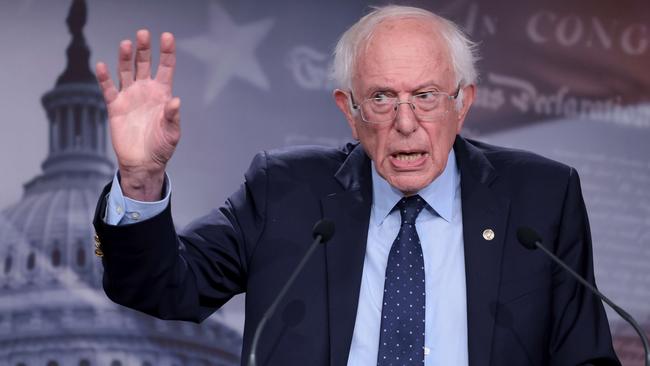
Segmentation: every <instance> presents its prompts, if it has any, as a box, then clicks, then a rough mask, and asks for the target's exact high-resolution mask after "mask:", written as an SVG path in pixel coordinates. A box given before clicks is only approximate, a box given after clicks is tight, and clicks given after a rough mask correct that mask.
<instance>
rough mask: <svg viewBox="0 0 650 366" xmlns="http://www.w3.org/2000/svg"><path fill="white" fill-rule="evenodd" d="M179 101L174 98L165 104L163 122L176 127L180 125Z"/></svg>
mask: <svg viewBox="0 0 650 366" xmlns="http://www.w3.org/2000/svg"><path fill="white" fill-rule="evenodd" d="M180 110H181V99H180V98H178V97H174V98H172V99H171V100H169V101H168V102H167V103H165V112H164V113H165V122H167V123H170V124H173V125H176V126H177V127H178V125H179V124H180V120H181V112H180Z"/></svg>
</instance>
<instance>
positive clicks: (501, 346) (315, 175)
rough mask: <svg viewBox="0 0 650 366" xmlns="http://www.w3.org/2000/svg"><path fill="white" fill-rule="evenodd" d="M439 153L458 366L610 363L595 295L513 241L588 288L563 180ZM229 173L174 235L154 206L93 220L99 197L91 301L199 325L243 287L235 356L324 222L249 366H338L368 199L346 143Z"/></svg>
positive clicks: (520, 162) (546, 165)
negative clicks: (145, 212)
mask: <svg viewBox="0 0 650 366" xmlns="http://www.w3.org/2000/svg"><path fill="white" fill-rule="evenodd" d="M454 149H455V152H456V157H457V162H458V166H459V168H460V176H461V192H462V193H461V194H462V210H463V211H462V212H463V233H464V245H465V271H466V288H467V321H468V324H467V326H468V344H469V346H468V352H469V363H470V365H471V366H487V365H493V366H504V365H516V366H526V365H578V364H598V365H606V364H607V365H609V364H611V365H617V364H618V361H617V360H616V356H615V354H614V352H613V350H612V342H611V336H610V332H609V327H608V324H607V319H606V316H605V312H604V310H603V306H602V303H601V302H600V300H598V299H597V298H596V297H595V296H593V295H592V294H590V293H589V292H588V291H586V290H585V289H584V288H583V287H581V286H579V285H578V284H577V282H576V281H574V280H573V279H571V278H570V277H569V276H568V275H567V274H566V273H565V272H564V271H563V270H562V269H560V268H559V267H557V266H556V265H554V264H552V263H551V261H550V260H549V259H548V258H547V257H546V256H544V254H543V253H542V252H540V251H537V252H531V251H529V250H527V249H525V248H523V247H522V246H521V245H520V244H519V243H518V242H517V239H516V229H517V228H518V227H519V226H521V225H527V226H531V227H533V228H534V229H535V230H537V231H538V232H539V233H540V234H541V236H542V237H543V239H544V242H545V244H546V245H547V246H548V247H550V249H551V250H552V251H553V252H554V253H555V254H556V255H558V256H559V257H560V258H562V259H563V260H565V261H566V262H567V263H568V264H569V265H570V266H571V267H572V268H573V269H574V270H576V271H577V272H578V273H581V274H582V275H583V276H585V277H586V278H587V279H588V281H590V282H592V283H593V282H594V273H593V263H592V248H591V238H590V234H589V226H588V222H587V214H586V211H585V205H584V202H583V199H582V194H581V190H580V183H579V179H578V175H577V174H576V171H575V170H573V169H572V168H570V167H567V166H564V165H562V164H559V163H557V162H553V161H551V160H548V159H545V158H542V157H539V156H537V155H534V154H530V153H525V152H521V151H514V150H507V149H503V148H498V147H494V146H489V145H486V144H482V143H478V142H475V141H470V140H465V139H463V138H460V137H458V138H457V139H456V142H455V144H454ZM245 178H246V180H245V183H244V184H243V185H242V187H241V189H239V190H238V191H237V192H236V193H234V194H233V195H232V196H231V197H230V198H229V199H228V200H227V201H226V203H225V205H224V206H222V207H220V208H218V209H215V210H214V211H213V212H211V213H210V214H209V215H207V216H205V217H203V218H201V219H199V220H197V221H195V222H194V223H192V224H190V225H189V227H188V228H187V229H186V230H185V231H184V233H183V234H180V235H177V233H176V232H175V229H174V225H173V222H172V216H171V208H170V207H167V209H166V210H165V211H164V212H162V213H161V214H159V215H157V216H155V217H153V218H151V219H149V220H145V221H143V222H141V223H137V224H132V225H125V226H110V225H106V224H104V223H103V221H102V220H101V219H100V217H101V216H103V213H104V210H105V208H104V202H103V201H104V200H103V199H102V200H100V203H99V205H98V210H97V213H96V216H95V222H94V225H95V228H96V231H97V234H98V236H99V238H100V240H101V243H102V249H103V252H104V257H103V262H104V270H105V271H104V289H105V291H106V293H107V295H108V296H109V297H110V298H111V299H112V300H114V301H115V302H117V303H120V304H123V305H126V306H129V307H132V308H135V309H138V310H140V311H143V312H145V313H148V314H151V315H154V316H157V317H160V318H163V319H185V320H192V321H201V320H203V319H204V318H206V317H207V316H208V315H209V314H211V313H212V312H213V311H214V310H215V309H216V308H218V307H219V306H221V305H222V304H224V303H225V302H226V301H228V299H230V298H231V297H232V296H233V295H235V294H237V293H241V292H246V324H245V330H244V345H243V354H244V355H246V354H247V352H248V350H249V347H250V343H251V341H252V336H253V334H254V331H255V327H256V326H257V324H258V322H259V320H260V318H261V316H262V315H263V313H264V311H265V310H266V309H267V307H268V306H269V305H270V304H271V302H272V301H273V299H274V297H275V296H276V294H277V293H278V291H279V289H280V288H281V287H282V285H283V284H284V283H285V281H286V280H287V278H288V277H289V275H290V273H291V271H292V270H293V269H294V268H295V267H296V265H297V263H298V262H299V260H300V258H301V257H302V255H303V254H304V253H305V251H306V249H307V246H308V245H309V243H310V242H311V240H312V239H311V229H312V225H313V224H314V223H315V222H316V221H318V220H319V219H320V218H322V217H327V218H330V219H332V220H333V221H334V223H335V225H336V234H335V235H334V237H333V238H332V240H331V241H330V242H329V243H328V244H326V245H325V246H322V247H321V248H318V249H317V252H316V253H315V254H314V255H313V257H312V258H311V259H310V261H309V262H308V264H307V266H306V267H305V269H304V271H303V273H302V274H301V275H300V277H299V278H298V280H297V281H296V283H295V284H294V285H293V287H292V288H291V289H290V291H289V292H288V295H287V297H286V300H285V301H283V303H281V304H280V306H279V308H278V311H277V312H276V315H275V316H274V317H273V318H272V319H271V320H270V322H269V323H268V324H267V328H266V330H265V331H264V333H263V335H262V338H261V342H260V348H259V350H258V360H261V361H262V364H267V365H332V366H334V365H335V366H342V365H346V363H347V358H348V353H349V350H350V343H351V339H352V333H353V330H354V326H355V319H356V311H357V302H358V296H359V288H360V283H361V274H362V269H363V260H364V253H365V250H366V237H367V232H368V222H369V217H370V207H371V203H372V193H371V192H372V183H371V173H370V160H369V159H368V157H367V155H366V154H365V153H364V151H363V149H362V148H361V146H360V145H355V144H350V145H348V146H346V147H345V148H343V149H339V150H337V149H331V148H319V147H308V148H291V149H286V150H282V151H275V152H269V153H267V152H264V153H260V154H258V155H257V156H256V157H255V159H254V160H253V162H252V164H251V167H250V169H249V170H248V172H247V173H246V175H245ZM109 189H110V187H107V188H106V190H105V191H104V193H103V194H102V197H104V196H105V195H106V193H107V192H108V190H109ZM485 229H492V230H493V231H494V233H495V237H494V239H493V240H486V239H484V238H483V234H482V233H483V231H484V230H485ZM435 296H443V297H444V296H445V294H435ZM361 326H362V325H361ZM244 360H245V357H244ZM242 362H245V361H242ZM258 362H260V361H258Z"/></svg>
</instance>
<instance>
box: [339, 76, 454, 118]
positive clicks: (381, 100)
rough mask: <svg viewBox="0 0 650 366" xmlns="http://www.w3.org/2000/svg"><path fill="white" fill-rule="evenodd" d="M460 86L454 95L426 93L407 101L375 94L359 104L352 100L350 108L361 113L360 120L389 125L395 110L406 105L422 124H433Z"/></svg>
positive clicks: (394, 116)
mask: <svg viewBox="0 0 650 366" xmlns="http://www.w3.org/2000/svg"><path fill="white" fill-rule="evenodd" d="M459 93H460V85H459V86H458V88H456V92H454V94H449V93H445V92H438V91H426V92H421V93H416V94H413V95H411V96H410V97H409V98H408V100H406V101H401V100H400V99H399V98H397V97H391V96H387V93H377V94H376V95H375V96H372V97H370V98H368V99H366V100H364V101H363V102H361V103H360V104H356V103H355V102H354V97H352V94H351V93H350V97H351V98H352V108H354V109H356V110H359V111H360V112H361V119H362V120H363V121H365V122H368V123H375V124H381V123H389V122H393V121H394V120H395V118H396V117H397V110H398V109H399V106H400V104H408V105H410V106H411V110H413V113H414V114H415V117H417V119H418V120H419V121H422V122H434V121H438V120H440V119H441V118H442V117H444V116H445V115H446V114H447V113H448V112H449V103H447V102H448V101H451V100H454V99H456V98H458V95H459Z"/></svg>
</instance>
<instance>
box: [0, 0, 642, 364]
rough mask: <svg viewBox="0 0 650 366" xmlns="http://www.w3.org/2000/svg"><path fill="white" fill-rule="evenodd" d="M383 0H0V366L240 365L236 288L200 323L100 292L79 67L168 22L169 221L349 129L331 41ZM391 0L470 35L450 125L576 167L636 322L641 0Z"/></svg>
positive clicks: (622, 329)
mask: <svg viewBox="0 0 650 366" xmlns="http://www.w3.org/2000/svg"><path fill="white" fill-rule="evenodd" d="M73 3H74V5H73ZM383 3H384V2H382V1H376V2H368V1H343V0H340V1H327V2H305V1H297V0H296V1H291V0H280V1H273V2H270V1H269V2H256V1H253V0H238V1H226V0H223V1H217V0H191V1H172V0H140V1H128V0H114V1H110V2H109V1H100V0H86V1H81V0H75V1H72V0H17V1H8V0H3V1H0V45H1V46H2V49H3V52H2V56H1V57H2V61H1V63H0V85H1V86H2V87H1V88H0V110H1V111H2V112H3V113H2V118H1V119H0V121H1V123H2V133H0V146H1V148H2V153H1V154H0V169H1V171H2V172H3V174H2V183H0V298H1V299H2V300H1V301H0V365H11V366H32V365H46V366H58V365H79V366H90V365H110V366H120V365H138V366H140V365H142V366H145V365H149V366H152V365H170V366H171V365H178V366H180V365H236V364H238V363H239V352H240V344H241V331H242V329H243V302H244V299H243V296H238V297H235V298H234V299H233V300H231V302H230V303H228V304H227V305H226V306H225V307H224V308H223V309H221V310H219V311H218V312H217V313H215V315H214V316H212V317H211V318H210V319H209V320H208V321H206V322H205V323H204V324H202V325H200V326H198V325H194V324H189V323H183V322H164V321H159V320H156V319H153V318H150V317H147V316H142V315H140V314H139V313H136V312H134V311H130V310H127V309H124V308H122V307H119V306H117V305H114V304H112V303H111V302H110V301H109V300H108V299H106V297H105V295H104V294H103V291H102V290H101V264H100V262H99V260H98V259H97V258H96V257H95V256H94V254H93V251H94V240H93V236H94V232H93V230H92V227H91V218H92V214H93V212H94V208H95V205H96V202H97V199H98V194H99V192H100V190H101V187H102V186H103V185H104V184H106V183H107V182H108V181H109V180H110V177H111V176H112V174H113V173H114V169H115V163H114V156H113V152H112V148H111V146H110V138H109V137H108V136H107V132H106V120H105V119H106V114H105V107H104V105H103V102H102V99H101V95H100V94H99V93H98V89H97V86H96V84H95V82H94V77H93V74H92V70H93V69H94V65H95V63H96V62H97V61H99V60H102V61H105V62H107V63H108V64H109V68H110V69H111V70H115V69H116V67H117V66H116V59H117V49H118V44H119V42H120V40H122V39H125V38H131V39H133V37H134V35H135V32H136V30H137V29H139V28H148V29H150V30H151V32H152V33H153V34H154V35H156V36H155V37H154V40H156V41H155V42H154V50H156V51H157V49H158V42H157V35H158V34H160V32H162V31H170V32H173V33H174V34H175V36H176V39H177V50H178V56H177V65H178V66H177V71H176V78H175V86H174V90H175V94H176V95H177V96H179V97H180V98H181V99H182V102H183V107H182V130H183V137H182V139H181V143H180V145H179V147H178V150H177V152H176V154H175V155H174V158H173V159H172V161H171V164H170V166H169V175H170V177H171V182H172V186H173V191H174V197H173V214H174V219H175V222H176V224H177V226H179V227H183V226H185V225H186V224H187V223H188V222H189V221H191V220H192V219H193V218H195V217H197V216H199V215H201V214H204V213H206V212H208V211H209V210H210V209H212V208H214V207H217V206H219V205H220V204H222V203H223V202H224V200H225V199H226V198H227V197H228V195H229V194H230V193H231V192H233V191H234V190H235V189H237V187H238V186H239V185H240V184H241V182H242V179H243V172H244V171H245V169H246V168H247V166H248V164H249V162H250V159H251V158H252V156H253V155H254V154H255V153H256V152H257V151H259V150H263V149H272V148H275V147H281V146H286V145H296V144H322V145H331V146H337V145H340V144H342V143H345V142H346V141H348V140H349V139H350V133H349V131H348V127H347V123H346V122H345V120H344V118H343V116H342V115H340V112H339V111H338V110H337V109H336V107H335V105H334V103H333V99H332V96H331V94H332V90H333V88H334V85H333V84H332V82H331V81H330V80H329V79H328V68H329V64H330V61H331V56H330V55H331V51H332V48H333V46H334V45H335V43H336V41H337V38H338V36H340V34H341V33H342V32H343V31H344V30H345V29H346V28H347V27H348V26H350V25H351V24H352V23H353V22H355V21H356V20H357V19H358V18H359V17H360V16H361V15H362V14H365V13H367V12H368V11H369V6H370V5H381V4H383ZM393 3H398V4H406V5H415V6H420V7H424V8H427V9H430V10H432V11H435V12H438V13H439V14H441V15H443V16H447V17H449V18H451V19H453V20H454V21H456V22H457V23H458V24H460V25H461V26H462V27H463V28H464V29H465V31H466V32H467V33H468V34H469V35H470V37H471V38H472V39H473V40H475V41H477V42H478V43H479V47H480V53H481V56H482V59H481V61H480V62H479V70H480V73H481V79H480V83H479V90H478V99H477V101H476V103H475V106H474V108H473V109H472V110H471V111H470V115H469V119H468V121H467V123H466V128H465V131H464V134H465V135H466V136H469V137H473V138H478V139H482V140H485V141H487V142H490V143H495V144H500V145H507V146H512V147H517V148H523V149H526V150H531V151H534V152H537V153H540V154H542V155H545V156H548V157H550V158H553V159H556V160H559V161H562V162H564V163H567V164H569V165H572V166H574V167H576V168H577V169H578V172H579V173H580V176H581V179H582V186H583V193H584V196H585V201H586V204H587V208H588V210H589V215H590V220H591V229H592V234H593V246H594V257H595V266H596V275H597V280H598V285H599V288H600V289H601V290H602V291H603V292H604V293H606V294H608V295H609V296H610V297H611V298H612V300H614V301H615V302H617V303H619V305H621V306H622V307H624V308H625V309H627V310H628V311H629V312H630V313H631V314H632V315H633V316H635V317H636V319H637V320H638V321H639V322H640V323H642V324H643V326H644V327H645V329H646V332H648V333H650V190H649V189H648V188H649V187H650V72H649V71H648V70H649V68H648V65H650V3H649V2H647V1H641V0H638V1H634V0H621V1H616V2H612V1H607V0H592V1H576V2H568V1H562V0H544V1H542V0H525V1H514V0H507V1H506V0H503V1H496V0H495V1H468V0H453V1H452V0H444V1H442V0H441V1H394V2H393ZM66 19H67V22H66ZM155 54H156V52H154V60H155V59H156V56H155ZM113 75H114V74H113ZM608 315H609V319H610V323H611V326H612V331H613V333H614V338H615V346H616V350H617V353H618V354H619V357H620V358H621V359H622V361H623V364H624V365H626V366H627V365H629V366H632V365H642V360H643V353H642V347H641V343H640V342H639V341H638V340H637V337H636V335H635V333H633V331H632V330H631V328H630V327H629V326H627V325H626V324H623V323H622V321H621V320H620V318H619V317H618V316H617V315H616V314H614V313H612V312H609V313H608Z"/></svg>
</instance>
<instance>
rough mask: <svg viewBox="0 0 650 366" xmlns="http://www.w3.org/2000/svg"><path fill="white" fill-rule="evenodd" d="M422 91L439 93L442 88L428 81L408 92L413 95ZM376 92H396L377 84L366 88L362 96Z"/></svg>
mask: <svg viewBox="0 0 650 366" xmlns="http://www.w3.org/2000/svg"><path fill="white" fill-rule="evenodd" d="M423 89H429V90H435V91H440V90H442V87H441V86H440V85H439V84H438V83H436V82H435V81H433V80H428V81H425V82H423V83H420V84H418V85H416V87H415V88H414V89H412V90H410V91H409V92H410V93H414V92H417V91H418V90H423ZM377 91H387V92H393V93H396V92H397V91H396V90H395V89H393V88H391V87H388V86H384V85H382V84H377V85H373V86H370V87H369V88H367V90H366V92H365V93H364V94H365V95H370V94H372V93H374V92H377Z"/></svg>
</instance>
